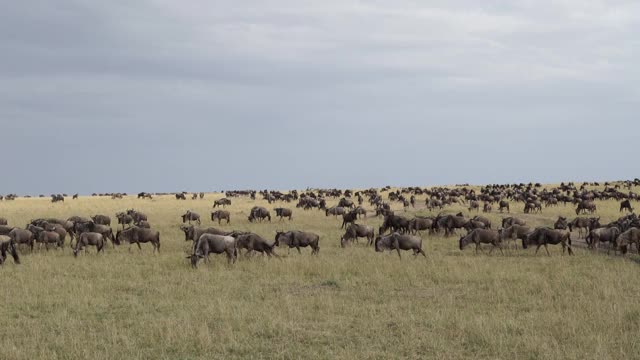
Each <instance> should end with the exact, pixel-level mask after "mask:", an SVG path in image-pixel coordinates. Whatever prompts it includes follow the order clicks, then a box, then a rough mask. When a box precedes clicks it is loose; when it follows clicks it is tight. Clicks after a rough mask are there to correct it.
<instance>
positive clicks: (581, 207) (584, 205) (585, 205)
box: [576, 200, 597, 215]
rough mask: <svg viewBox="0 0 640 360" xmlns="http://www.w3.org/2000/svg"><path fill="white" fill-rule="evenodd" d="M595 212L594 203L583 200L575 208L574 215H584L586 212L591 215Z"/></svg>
mask: <svg viewBox="0 0 640 360" xmlns="http://www.w3.org/2000/svg"><path fill="white" fill-rule="evenodd" d="M596 211H597V207H596V203H594V202H593V201H591V200H583V201H581V202H580V203H579V204H578V207H577V208H576V215H580V213H585V214H586V213H587V212H589V213H590V214H593V213H594V212H596Z"/></svg>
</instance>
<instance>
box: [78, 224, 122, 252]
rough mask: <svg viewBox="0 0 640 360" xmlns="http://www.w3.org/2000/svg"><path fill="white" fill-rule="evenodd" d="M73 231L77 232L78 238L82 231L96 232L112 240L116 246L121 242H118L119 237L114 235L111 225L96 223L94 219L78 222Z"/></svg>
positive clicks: (105, 238)
mask: <svg viewBox="0 0 640 360" xmlns="http://www.w3.org/2000/svg"><path fill="white" fill-rule="evenodd" d="M73 231H74V233H75V234H76V238H77V237H79V236H80V235H81V234H82V233H87V232H95V233H99V234H102V237H103V239H104V240H105V241H106V240H107V239H108V240H111V244H112V245H113V246H114V247H115V246H116V245H120V242H118V240H117V237H114V236H113V229H111V226H108V225H100V224H96V223H94V222H93V221H87V222H77V223H76V224H75V226H74V229H73Z"/></svg>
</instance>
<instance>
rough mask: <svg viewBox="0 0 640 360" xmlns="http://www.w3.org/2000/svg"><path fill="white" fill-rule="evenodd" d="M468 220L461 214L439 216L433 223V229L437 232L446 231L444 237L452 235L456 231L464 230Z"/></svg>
mask: <svg viewBox="0 0 640 360" xmlns="http://www.w3.org/2000/svg"><path fill="white" fill-rule="evenodd" d="M467 221H468V220H467V219H465V218H464V216H463V215H462V214H461V213H458V214H456V215H445V216H442V215H441V214H438V216H437V217H436V219H435V220H434V222H433V228H434V230H436V231H439V230H440V229H444V235H445V236H449V235H451V234H452V233H453V232H454V231H455V230H456V229H462V228H464V226H465V224H467Z"/></svg>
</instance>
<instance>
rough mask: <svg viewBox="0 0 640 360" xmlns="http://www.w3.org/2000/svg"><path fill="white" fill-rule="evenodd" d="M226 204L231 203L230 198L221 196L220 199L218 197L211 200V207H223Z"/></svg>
mask: <svg viewBox="0 0 640 360" xmlns="http://www.w3.org/2000/svg"><path fill="white" fill-rule="evenodd" d="M227 205H231V200H229V199H227V198H222V199H218V200H215V201H214V202H213V207H214V208H215V207H218V206H222V207H223V208H224V207H226V206H227Z"/></svg>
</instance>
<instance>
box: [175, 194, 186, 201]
mask: <svg viewBox="0 0 640 360" xmlns="http://www.w3.org/2000/svg"><path fill="white" fill-rule="evenodd" d="M176 200H187V196H186V195H185V194H184V193H177V194H176Z"/></svg>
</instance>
